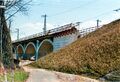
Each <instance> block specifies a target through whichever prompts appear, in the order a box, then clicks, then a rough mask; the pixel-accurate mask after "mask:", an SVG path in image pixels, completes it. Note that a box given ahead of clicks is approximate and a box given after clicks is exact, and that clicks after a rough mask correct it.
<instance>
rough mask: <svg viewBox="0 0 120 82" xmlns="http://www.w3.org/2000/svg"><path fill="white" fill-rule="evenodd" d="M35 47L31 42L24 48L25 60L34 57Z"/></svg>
mask: <svg viewBox="0 0 120 82" xmlns="http://www.w3.org/2000/svg"><path fill="white" fill-rule="evenodd" d="M35 53H36V46H35V44H34V43H33V42H29V43H28V44H27V46H26V48H25V55H26V57H27V59H30V58H31V57H32V56H35Z"/></svg>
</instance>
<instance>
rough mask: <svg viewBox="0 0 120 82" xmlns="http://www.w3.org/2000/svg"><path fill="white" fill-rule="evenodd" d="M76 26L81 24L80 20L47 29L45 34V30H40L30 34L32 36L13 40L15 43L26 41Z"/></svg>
mask: <svg viewBox="0 0 120 82" xmlns="http://www.w3.org/2000/svg"><path fill="white" fill-rule="evenodd" d="M76 26H79V22H76V23H70V24H66V25H64V26H61V27H57V28H54V29H51V30H47V33H46V34H44V33H43V32H40V33H37V34H33V35H30V36H27V37H23V38H20V39H19V40H15V41H13V43H16V42H20V41H24V40H28V39H32V38H36V37H42V36H46V35H52V34H55V33H58V32H62V31H65V30H69V29H71V28H72V27H76Z"/></svg>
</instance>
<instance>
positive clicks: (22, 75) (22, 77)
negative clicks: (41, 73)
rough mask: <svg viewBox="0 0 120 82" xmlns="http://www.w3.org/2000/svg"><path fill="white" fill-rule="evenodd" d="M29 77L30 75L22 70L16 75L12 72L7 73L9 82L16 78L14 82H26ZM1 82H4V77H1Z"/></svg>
mask: <svg viewBox="0 0 120 82" xmlns="http://www.w3.org/2000/svg"><path fill="white" fill-rule="evenodd" d="M28 76H29V73H27V72H25V71H24V70H21V69H19V70H15V71H14V73H12V72H8V73H7V79H8V82H12V80H13V78H14V82H25V81H26V79H27V78H28ZM0 82H4V76H3V75H0Z"/></svg>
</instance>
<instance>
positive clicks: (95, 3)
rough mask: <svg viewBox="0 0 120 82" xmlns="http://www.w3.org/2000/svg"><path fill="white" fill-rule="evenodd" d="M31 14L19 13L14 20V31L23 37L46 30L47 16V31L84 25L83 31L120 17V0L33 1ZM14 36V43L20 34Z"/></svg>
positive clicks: (13, 34) (30, 8) (30, 9)
mask: <svg viewBox="0 0 120 82" xmlns="http://www.w3.org/2000/svg"><path fill="white" fill-rule="evenodd" d="M31 4H32V6H30V7H29V11H28V13H29V14H28V15H27V16H26V15H24V16H23V15H22V14H17V15H16V16H14V18H13V22H12V30H13V31H15V28H19V29H20V38H21V37H25V36H28V35H32V34H36V33H39V32H42V31H43V18H42V17H41V15H44V14H47V29H52V28H56V27H58V26H62V25H64V24H68V23H75V22H82V23H81V25H80V28H79V29H83V28H88V27H92V26H96V20H97V19H100V20H101V23H100V24H101V25H102V24H105V23H109V22H110V21H113V20H115V19H119V18H120V11H119V12H115V11H113V10H115V9H119V8H120V0H33V2H32V3H31ZM11 34H12V40H15V39H16V36H17V34H16V33H11Z"/></svg>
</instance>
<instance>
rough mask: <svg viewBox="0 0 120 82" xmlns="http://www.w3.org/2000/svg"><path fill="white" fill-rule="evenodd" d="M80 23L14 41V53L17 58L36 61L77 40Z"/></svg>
mask: <svg viewBox="0 0 120 82" xmlns="http://www.w3.org/2000/svg"><path fill="white" fill-rule="evenodd" d="M78 26H79V24H78V23H75V24H73V23H71V24H67V25H64V26H61V27H59V28H55V29H51V30H48V31H47V32H46V34H44V33H43V32H41V33H38V34H34V35H31V36H28V37H24V38H21V39H19V40H15V41H13V43H12V44H13V53H14V57H15V58H22V59H30V58H31V57H35V60H37V59H39V58H40V57H43V56H45V55H47V54H49V53H51V52H55V51H57V50H59V49H60V48H62V47H64V46H66V45H68V44H70V43H72V42H74V41H75V40H77V38H78V35H79V31H78V30H77V27H78Z"/></svg>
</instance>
